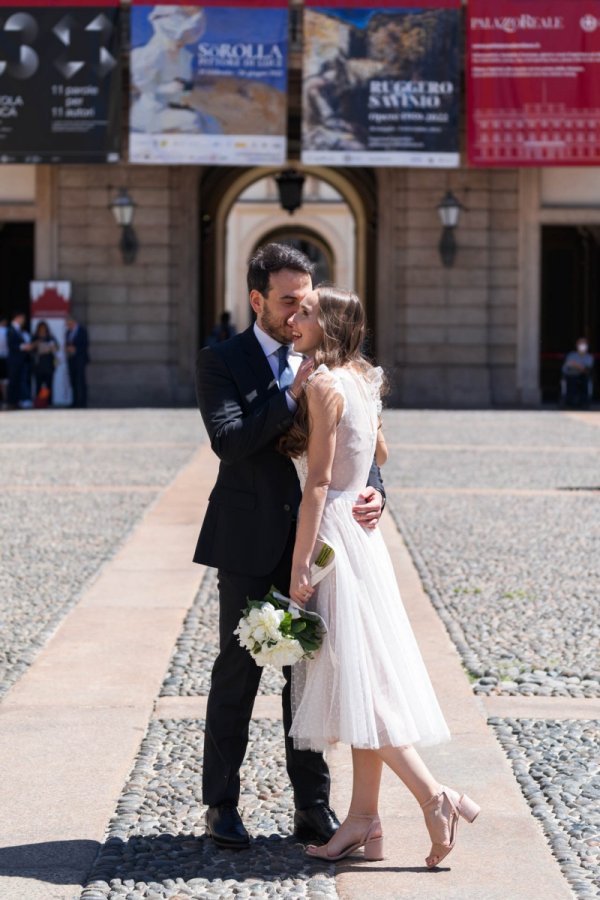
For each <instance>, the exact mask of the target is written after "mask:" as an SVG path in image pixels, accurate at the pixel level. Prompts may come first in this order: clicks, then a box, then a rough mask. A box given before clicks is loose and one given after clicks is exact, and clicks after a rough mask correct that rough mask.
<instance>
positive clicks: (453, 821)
mask: <svg viewBox="0 0 600 900" xmlns="http://www.w3.org/2000/svg"><path fill="white" fill-rule="evenodd" d="M421 809H422V810H423V815H424V816H425V824H426V826H427V830H428V832H429V837H430V838H431V853H430V854H429V856H428V857H427V859H426V860H425V862H426V863H427V866H428V867H429V868H430V869H433V868H434V867H435V866H437V865H439V864H440V863H441V861H442V860H443V859H444V858H445V857H446V856H448V854H449V853H450V851H451V850H452V848H453V847H454V844H455V843H456V831H457V828H458V817H459V816H462V817H463V819H465V820H466V821H467V822H474V821H475V819H476V818H477V816H478V815H479V813H480V811H481V808H480V807H479V806H478V805H477V804H476V803H475V802H474V801H473V800H471V798H470V797H467V795H466V794H458V793H457V792H456V791H453V790H452V788H448V787H445V785H442V786H441V788H440V790H439V792H438V793H437V794H434V795H433V797H430V798H429V800H426V801H425V803H422V804H421Z"/></svg>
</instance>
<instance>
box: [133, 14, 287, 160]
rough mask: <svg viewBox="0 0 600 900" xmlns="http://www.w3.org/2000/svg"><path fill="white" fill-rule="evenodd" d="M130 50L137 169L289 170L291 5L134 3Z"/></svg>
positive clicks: (134, 151) (134, 146)
mask: <svg viewBox="0 0 600 900" xmlns="http://www.w3.org/2000/svg"><path fill="white" fill-rule="evenodd" d="M131 47H132V50H131V104H130V117H129V124H130V136H129V155H130V159H131V161H132V162H134V163H191V164H211V165H281V164H282V163H284V162H285V159H286V153H287V143H286V132H287V54H288V4H287V0H254V2H250V0H246V2H243V0H205V2H201V3H200V2H199V3H193V4H188V5H185V6H183V5H175V4H161V5H148V4H146V3H144V2H141V0H133V5H132V9H131Z"/></svg>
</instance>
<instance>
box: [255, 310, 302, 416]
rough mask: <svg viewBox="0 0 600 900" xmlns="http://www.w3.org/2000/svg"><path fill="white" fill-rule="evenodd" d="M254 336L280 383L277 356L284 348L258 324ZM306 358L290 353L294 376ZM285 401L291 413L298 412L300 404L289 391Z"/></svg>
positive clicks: (289, 358) (289, 361)
mask: <svg viewBox="0 0 600 900" xmlns="http://www.w3.org/2000/svg"><path fill="white" fill-rule="evenodd" d="M254 334H255V335H256V340H257V341H258V343H259V344H260V346H261V347H262V351H263V353H264V354H265V356H266V357H267V362H268V363H269V365H270V366H271V371H272V373H273V375H274V376H275V379H276V380H277V381H279V357H278V356H277V351H278V350H279V348H280V347H281V346H282V345H281V343H280V342H279V341H276V340H275V338H272V337H271V335H269V334H267V333H266V331H263V330H262V328H260V326H259V325H258V323H257V322H255V323H254ZM303 359H304V357H303V356H302V354H301V353H295V352H294V351H293V350H290V351H289V353H288V365H289V367H290V369H291V370H292V372H293V373H294V375H296V373H297V371H298V369H299V368H300V365H301V363H302V360H303ZM285 399H286V400H287V405H288V409H289V411H290V412H292V413H294V412H296V409H297V408H298V404H297V403H296V401H295V400H294V399H293V397H292V396H291V394H290V392H289V391H286V392H285Z"/></svg>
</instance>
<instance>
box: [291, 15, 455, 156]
mask: <svg viewBox="0 0 600 900" xmlns="http://www.w3.org/2000/svg"><path fill="white" fill-rule="evenodd" d="M304 6H305V9H304V59H303V79H302V81H303V108H302V161H303V162H305V163H307V164H313V165H336V164H337V165H347V166H348V165H349V166H352V165H356V166H427V167H436V166H439V167H454V166H458V164H459V96H460V49H461V48H460V38H461V30H460V29H461V20H462V10H461V2H460V0H415V2H414V3H413V4H411V3H410V0H408V2H407V0H405V2H398V0H305V3H304Z"/></svg>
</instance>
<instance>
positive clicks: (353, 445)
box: [280, 287, 479, 867]
mask: <svg viewBox="0 0 600 900" xmlns="http://www.w3.org/2000/svg"><path fill="white" fill-rule="evenodd" d="M290 324H291V325H292V328H293V330H294V350H295V351H297V352H299V353H303V354H305V355H306V356H309V357H312V358H313V360H314V371H313V373H312V375H310V376H309V378H308V379H307V381H306V383H305V389H304V392H303V394H302V395H301V396H300V397H299V398H298V400H299V405H298V411H297V413H296V418H295V421H294V425H293V427H292V429H291V430H290V431H289V432H288V433H287V434H286V435H284V436H283V437H282V438H281V441H280V450H281V451H282V452H283V453H286V454H287V455H288V456H291V457H292V458H296V459H300V463H301V465H303V466H304V468H305V473H304V474H305V478H306V481H305V485H304V492H303V499H302V504H301V506H300V514H299V527H298V532H297V536H296V543H295V548H294V557H293V563H292V577H291V590H290V594H291V597H292V599H293V600H294V601H296V602H297V603H299V604H301V605H306V604H307V603H308V604H309V606H310V607H311V608H313V609H315V610H316V611H317V612H318V613H319V614H320V615H321V616H323V618H324V619H325V621H326V623H327V627H328V633H327V635H326V636H325V639H324V641H323V645H322V647H321V649H320V651H319V652H318V653H317V654H316V656H315V658H314V659H312V660H307V661H305V662H301V663H298V664H297V665H296V666H294V668H293V675H292V698H293V699H292V704H293V711H294V718H293V723H292V727H291V731H290V735H291V736H292V738H293V740H294V744H295V746H296V747H297V748H298V749H301V750H302V749H304V750H308V749H310V750H324V749H326V748H327V747H328V746H331V745H332V744H334V743H335V742H336V741H343V742H344V743H346V744H350V745H351V747H352V762H353V787H352V798H351V801H350V809H349V812H348V816H347V818H346V819H345V821H344V822H343V823H342V824H341V826H340V828H339V830H338V831H337V832H336V833H335V834H334V836H333V837H332V838H331V840H330V841H329V842H328V843H327V844H325V845H324V846H322V847H316V846H312V845H309V846H308V847H307V853H308V854H310V855H311V856H316V857H319V858H322V859H326V860H336V859H341V858H342V857H344V856H347V855H348V854H350V853H352V852H353V851H354V850H356V849H357V848H359V847H364V857H365V859H368V860H376V859H381V858H382V854H383V835H382V828H381V822H380V820H379V815H378V812H377V809H378V798H379V787H380V780H381V772H382V767H383V764H384V763H385V764H386V765H388V766H389V767H390V768H391V769H392V771H393V772H395V773H396V775H397V776H398V777H399V778H400V779H401V780H402V781H403V782H404V784H405V785H406V787H407V788H408V790H409V791H410V792H411V794H412V795H413V796H414V797H415V799H416V800H417V802H418V803H419V804H420V805H421V808H422V809H423V813H424V816H425V824H426V826H427V829H428V831H429V835H430V838H431V841H432V847H431V851H430V853H429V856H428V857H427V858H426V863H427V865H428V866H429V867H434V866H436V865H438V864H439V863H440V862H441V860H442V859H444V857H445V856H447V855H448V853H449V852H450V851H451V850H452V848H453V846H454V843H455V839H456V829H457V825H458V817H459V816H462V817H463V818H464V819H466V820H467V821H469V822H472V821H473V820H474V819H475V817H476V816H477V814H478V813H479V807H478V806H477V804H476V803H474V802H473V801H472V800H470V799H469V798H468V797H467V796H466V794H459V793H458V792H456V791H454V790H452V789H450V788H448V787H445V786H444V785H442V784H440V783H439V782H438V781H437V780H436V779H435V778H434V776H433V775H432V774H431V772H430V771H429V769H428V768H427V766H426V765H425V763H424V762H423V760H422V759H421V757H420V756H419V754H418V752H417V750H416V749H415V746H414V745H415V744H419V745H421V746H426V745H432V744H438V743H441V742H443V741H447V740H449V738H450V734H449V731H448V727H447V725H446V722H445V720H444V717H443V715H442V712H441V710H440V707H439V705H438V702H437V699H436V697H435V694H434V692H433V688H432V685H431V682H430V680H429V676H428V674H427V671H426V669H425V665H424V663H423V660H422V658H421V654H420V651H419V648H418V646H417V643H416V641H415V638H414V635H413V633H412V629H411V627H410V624H409V621H408V618H407V616H406V613H405V611H404V607H403V605H402V601H401V599H400V594H399V592H398V586H397V584H396V580H395V576H394V571H393V568H392V564H391V560H390V558H389V555H388V552H387V549H386V547H385V544H384V542H383V538H382V536H381V534H380V532H379V530H377V529H375V530H367V529H364V528H362V527H361V526H360V525H358V524H357V522H356V521H355V520H354V518H353V516H352V504H353V503H354V502H356V497H357V495H358V494H359V493H360V491H361V490H362V487H363V485H364V484H365V482H366V480H367V475H368V472H369V469H370V467H371V464H372V461H373V455H374V454H375V456H376V461H377V463H378V464H379V465H382V464H383V463H384V462H385V461H386V459H387V448H386V444H385V440H384V437H383V432H382V430H381V422H380V412H381V400H380V394H381V389H382V384H383V373H382V370H381V369H379V368H373V367H372V366H371V365H370V364H369V363H368V362H367V361H366V359H365V358H364V357H363V356H362V355H361V350H360V348H361V345H362V342H363V340H364V336H365V322H364V312H363V309H362V306H361V304H360V301H359V299H358V297H357V296H356V295H355V294H352V293H350V292H347V291H342V290H339V289H337V288H333V287H319V288H317V289H316V290H314V291H313V292H312V293H310V294H308V295H307V296H306V297H305V298H304V300H303V301H302V303H301V304H300V308H299V310H298V312H297V313H296V314H295V315H294V316H292V317H291V319H290ZM322 542H325V543H327V544H329V545H330V546H331V547H333V549H334V550H335V560H336V565H335V568H334V570H333V572H332V573H331V574H330V575H328V576H327V577H326V578H325V579H324V580H323V581H322V582H321V584H320V585H319V586H318V588H313V587H311V584H310V564H311V562H312V561H313V559H314V557H315V555H316V551H317V549H318V546H319V545H320V544H321V543H322Z"/></svg>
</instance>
